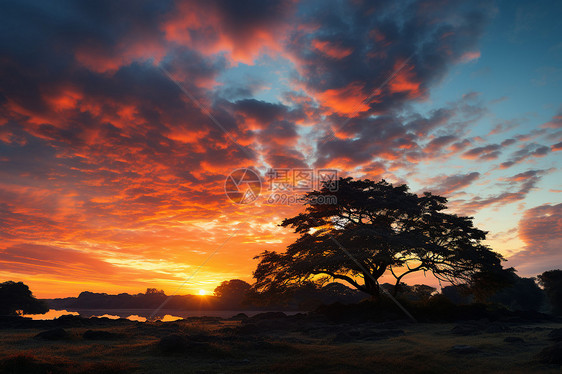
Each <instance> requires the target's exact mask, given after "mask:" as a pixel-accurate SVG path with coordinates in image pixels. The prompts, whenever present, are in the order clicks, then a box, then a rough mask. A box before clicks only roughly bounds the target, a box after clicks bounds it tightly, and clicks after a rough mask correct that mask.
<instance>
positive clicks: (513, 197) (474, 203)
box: [457, 169, 553, 214]
mask: <svg viewBox="0 0 562 374" xmlns="http://www.w3.org/2000/svg"><path fill="white" fill-rule="evenodd" d="M552 171H553V170H552V169H549V170H528V171H526V172H523V173H519V174H516V175H514V176H511V177H508V178H504V181H505V182H506V183H507V185H508V189H507V191H506V192H502V193H500V194H497V195H493V196H488V197H481V196H476V197H474V198H473V199H471V200H470V201H459V202H457V203H460V205H459V206H460V210H461V211H462V212H463V213H468V214H472V213H474V212H477V211H478V210H480V209H482V208H486V207H489V206H496V207H498V206H502V205H506V204H510V203H513V202H517V201H521V200H523V199H525V197H526V196H527V194H528V193H529V192H531V191H532V190H533V189H534V188H535V187H536V185H537V183H538V182H539V181H540V180H541V178H542V177H543V176H544V175H546V174H548V173H551V172H552ZM504 188H505V187H504ZM504 188H502V189H504ZM513 189H516V191H514V192H510V191H509V190H513Z"/></svg>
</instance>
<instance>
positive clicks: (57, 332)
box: [35, 327, 68, 340]
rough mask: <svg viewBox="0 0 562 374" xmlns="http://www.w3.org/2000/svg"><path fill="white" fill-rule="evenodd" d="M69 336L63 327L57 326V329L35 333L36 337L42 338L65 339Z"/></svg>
mask: <svg viewBox="0 0 562 374" xmlns="http://www.w3.org/2000/svg"><path fill="white" fill-rule="evenodd" d="M66 338H68V333H67V332H66V330H65V329H63V328H62V327H57V328H55V329H51V330H47V331H43V332H40V333H39V334H37V335H35V339H42V340H63V339H66Z"/></svg>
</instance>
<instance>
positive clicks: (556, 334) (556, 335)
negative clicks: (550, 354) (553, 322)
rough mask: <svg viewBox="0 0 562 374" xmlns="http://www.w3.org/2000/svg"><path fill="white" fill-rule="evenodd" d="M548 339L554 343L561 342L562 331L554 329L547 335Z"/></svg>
mask: <svg viewBox="0 0 562 374" xmlns="http://www.w3.org/2000/svg"><path fill="white" fill-rule="evenodd" d="M548 338H549V339H550V340H554V341H555V342H562V329H554V330H552V331H551V332H549V333H548Z"/></svg>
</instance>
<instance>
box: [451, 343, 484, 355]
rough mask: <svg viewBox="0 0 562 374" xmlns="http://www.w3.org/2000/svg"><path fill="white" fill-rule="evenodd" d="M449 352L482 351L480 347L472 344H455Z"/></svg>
mask: <svg viewBox="0 0 562 374" xmlns="http://www.w3.org/2000/svg"><path fill="white" fill-rule="evenodd" d="M449 353H458V354H463V355H465V354H474V353H480V350H479V349H478V348H475V347H473V346H471V345H454V346H452V347H451V349H449Z"/></svg>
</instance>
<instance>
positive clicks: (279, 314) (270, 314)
mask: <svg viewBox="0 0 562 374" xmlns="http://www.w3.org/2000/svg"><path fill="white" fill-rule="evenodd" d="M285 317H287V315H286V314H285V313H283V312H265V313H258V314H256V315H255V316H252V317H250V318H249V319H251V320H252V321H260V320H264V319H279V318H285Z"/></svg>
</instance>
